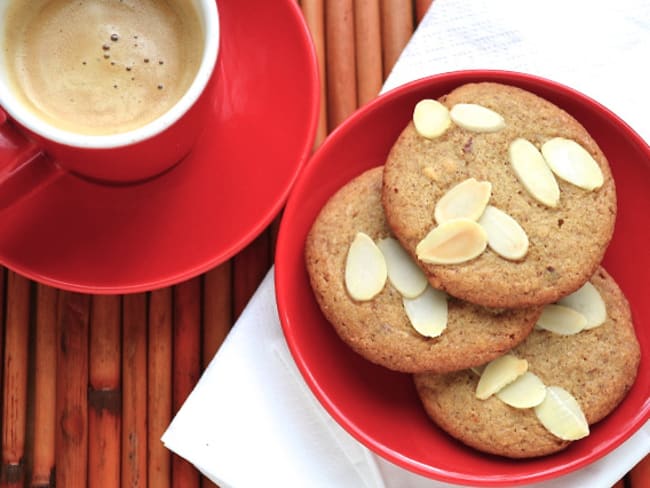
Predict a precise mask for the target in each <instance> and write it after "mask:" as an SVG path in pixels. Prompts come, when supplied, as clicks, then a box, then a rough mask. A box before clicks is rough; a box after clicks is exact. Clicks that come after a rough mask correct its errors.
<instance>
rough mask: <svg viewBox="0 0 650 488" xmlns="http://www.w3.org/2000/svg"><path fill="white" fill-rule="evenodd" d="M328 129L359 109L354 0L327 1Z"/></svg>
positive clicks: (333, 127) (331, 128)
mask: <svg viewBox="0 0 650 488" xmlns="http://www.w3.org/2000/svg"><path fill="white" fill-rule="evenodd" d="M325 31H326V34H325V41H326V43H327V56H326V58H327V106H328V109H327V110H328V130H329V131H330V132H331V131H332V130H334V129H335V128H336V127H337V126H338V125H339V124H340V123H341V122H343V121H344V120H345V119H346V118H347V117H348V116H349V115H350V114H352V112H354V111H355V110H356V108H357V89H356V87H357V81H356V65H355V43H354V5H353V0H329V1H328V2H326V3H325Z"/></svg>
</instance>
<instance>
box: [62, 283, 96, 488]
mask: <svg viewBox="0 0 650 488" xmlns="http://www.w3.org/2000/svg"><path fill="white" fill-rule="evenodd" d="M58 308H59V317H60V318H59V323H58V339H57V361H56V386H57V394H56V415H57V429H56V486H71V487H76V486H86V484H87V480H88V429H87V425H88V404H87V395H88V328H89V318H90V296H89V295H82V294H79V293H71V292H62V293H60V294H59V306H58Z"/></svg>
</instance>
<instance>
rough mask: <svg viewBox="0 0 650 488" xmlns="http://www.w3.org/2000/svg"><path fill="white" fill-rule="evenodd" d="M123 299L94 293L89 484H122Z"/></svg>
mask: <svg viewBox="0 0 650 488" xmlns="http://www.w3.org/2000/svg"><path fill="white" fill-rule="evenodd" d="M121 324H122V322H121V299H120V297H119V296H117V295H106V296H103V295H97V296H94V297H92V308H91V315H90V346H89V352H90V354H89V361H90V366H89V375H88V376H89V381H90V388H89V391H88V486H89V487H90V488H92V487H97V488H111V487H115V488H117V487H119V486H120V458H121V456H120V452H121V436H120V433H121V431H120V425H121V412H122V391H121V371H122V364H121V361H122V358H121V349H122V348H121V344H120V340H121V337H122V334H121Z"/></svg>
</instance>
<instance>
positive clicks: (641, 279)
mask: <svg viewBox="0 0 650 488" xmlns="http://www.w3.org/2000/svg"><path fill="white" fill-rule="evenodd" d="M474 81H494V82H500V83H506V84H511V85H515V86H519V87H521V88H523V89H526V90H529V91H531V92H533V93H536V94H538V95H540V96H541V97H543V98H545V99H547V100H549V101H551V102H553V103H555V104H556V105H558V106H560V107H562V108H563V109H564V110H566V111H567V112H569V113H570V114H572V115H573V116H574V117H575V118H576V119H578V120H579V121H580V122H581V123H582V124H583V125H584V126H585V127H586V129H587V130H588V131H589V132H590V133H591V135H592V136H593V137H594V138H595V139H596V141H597V142H598V144H599V145H600V147H601V149H602V150H603V151H604V153H605V155H606V156H607V158H608V159H609V162H610V164H611V167H612V172H613V175H614V178H615V180H616V184H617V188H618V205H619V209H618V219H617V223H616V229H615V232H614V238H613V240H612V243H611V245H610V247H609V248H608V251H607V253H606V257H605V261H604V266H605V267H606V269H607V270H608V271H609V272H610V273H611V274H612V275H613V276H614V278H615V279H616V280H617V282H618V283H619V285H620V286H621V288H622V289H623V291H624V292H625V294H626V295H627V297H628V299H629V301H630V304H631V307H632V314H633V317H634V322H635V327H636V331H637V336H638V338H639V341H640V343H641V350H642V358H641V365H640V367H639V374H638V377H637V380H636V382H635V384H634V386H633V387H632V389H631V390H630V392H629V393H628V395H627V397H626V398H625V400H624V401H623V402H622V403H621V405H620V406H619V407H618V408H617V409H616V410H615V411H614V412H613V413H612V414H611V415H609V416H608V417H607V418H606V419H604V420H602V421H601V422H599V423H598V424H596V425H594V426H593V429H592V432H591V434H590V436H589V437H587V438H585V439H583V440H580V441H578V442H575V443H573V444H572V445H571V446H570V447H569V448H568V449H566V450H565V451H562V452H560V453H558V454H554V455H552V456H547V457H543V458H538V459H531V460H518V461H513V460H509V459H506V458H501V457H497V456H491V455H486V454H482V453H480V452H478V451H475V450H473V449H471V448H468V447H466V446H464V445H463V444H461V443H460V442H458V441H456V440H455V439H453V438H451V437H449V436H448V435H447V434H445V433H444V432H443V431H441V430H440V429H438V428H437V427H436V426H435V425H434V424H433V423H432V422H431V421H430V420H429V419H428V417H427V416H426V414H425V412H424V410H423V408H422V407H421V404H420V402H419V400H418V397H417V395H416V392H415V388H414V386H413V383H412V379H411V376H410V375H407V374H401V373H396V372H392V371H389V370H387V369H384V368H381V367H379V366H376V365H374V364H371V363H370V362H368V361H366V360H364V359H363V358H361V357H360V356H358V355H357V354H355V353H354V352H352V350H351V349H349V348H348V347H347V346H346V345H345V344H344V343H343V342H342V341H341V340H340V339H339V338H338V336H337V335H336V333H335V332H334V329H333V328H332V327H331V326H330V324H329V323H328V322H327V321H326V320H325V318H324V317H323V315H322V313H321V311H320V309H319V308H318V305H317V303H316V301H315V299H314V296H313V294H312V291H311V288H310V286H309V280H308V276H307V272H306V269H305V262H304V257H303V248H304V243H305V238H306V236H307V232H308V231H309V228H310V227H311V224H312V222H313V221H314V219H315V217H316V215H317V214H318V212H319V211H320V209H321V207H322V206H323V205H324V204H325V202H326V201H327V199H328V198H329V197H330V196H331V195H332V194H333V193H334V192H335V191H336V190H338V189H339V188H340V187H341V186H343V185H344V184H345V183H347V182H348V181H349V180H350V179H352V178H353V177H354V176H356V175H358V174H360V173H362V172H363V171H364V170H366V169H368V168H371V167H373V166H378V165H382V164H383V163H384V161H385V158H386V156H387V154H388V151H389V149H390V147H391V145H392V144H393V142H394V141H395V139H396V138H397V136H398V134H399V133H400V132H401V130H402V129H403V128H404V127H405V125H406V124H407V122H408V121H409V119H410V117H411V114H412V110H413V107H414V105H415V104H416V103H417V101H418V100H420V99H422V98H437V97H439V96H441V95H443V94H445V93H447V92H449V91H451V90H452V89H454V88H455V87H457V86H459V85H461V84H464V83H467V82H474ZM649 212H650V148H649V147H648V145H647V144H646V143H645V142H644V141H643V139H641V137H640V136H639V135H638V134H636V133H635V132H634V131H633V130H632V129H631V128H630V127H629V126H628V125H627V124H625V122H623V121H622V120H621V119H620V118H618V117H617V116H616V115H615V114H613V113H612V112H611V111H609V110H608V109H606V108H605V107H603V106H602V105H600V104H599V103H597V102H595V101H594V100H592V99H590V98H588V97H586V96H584V95H582V94H581V93H578V92H576V91H575V90H572V89H570V88H568V87H566V86H563V85H560V84H558V83H555V82H553V81H549V80H545V79H541V78H538V77H534V76H530V75H526V74H521V73H513V72H504V71H488V70H485V71H484V70H476V71H460V72H452V73H445V74H441V75H436V76H432V77H429V78H425V79H422V80H418V81H416V82H413V83H410V84H408V85H405V86H402V87H400V88H397V89H395V90H393V91H391V92H389V93H387V94H385V95H383V96H381V97H379V98H377V99H376V100H374V101H373V102H371V103H370V104H368V105H366V106H365V107H363V108H362V109H360V110H358V111H357V112H355V113H354V114H353V115H352V116H351V117H350V118H349V119H348V120H347V121H346V122H345V123H343V124H342V125H341V126H340V127H339V128H338V129H337V130H336V131H334V132H333V133H332V134H331V135H330V137H329V138H328V139H327V140H326V141H325V142H324V143H323V145H322V146H321V147H320V149H319V150H318V151H317V153H316V154H315V155H314V156H313V157H312V159H311V160H310V162H309V163H308V165H307V166H306V168H305V169H304V171H303V172H302V174H301V175H300V177H299V179H298V181H297V182H296V185H295V186H294V189H293V191H292V193H291V195H290V198H289V200H288V202H287V206H286V209H285V212H284V216H283V219H282V223H281V226H280V232H279V235H278V243H277V254H276V261H275V263H276V271H275V285H276V294H277V302H278V309H279V313H280V320H281V323H282V328H283V331H284V334H285V337H286V339H287V342H288V344H289V348H290V350H291V352H292V354H293V357H294V359H295V361H296V363H297V365H298V368H299V369H300V371H301V373H302V375H303V376H304V378H305V381H306V382H307V384H308V385H309V387H310V388H311V390H312V392H313V393H314V395H315V396H316V397H317V398H318V400H319V401H320V402H321V404H322V405H323V406H324V407H325V409H326V410H327V411H328V412H329V413H330V414H331V415H332V417H333V418H334V419H335V420H336V421H337V422H338V423H339V424H340V425H341V426H343V427H344V428H345V429H346V430H347V431H348V432H349V433H350V434H352V435H353V436H354V437H355V438H356V439H357V440H359V441H360V442H361V443H363V444H364V445H365V446H367V447H368V448H370V449H371V450H372V451H374V452H376V453H377V454H379V455H380V456H383V457H384V458H386V459H388V460H389V461H391V462H393V463H395V464H397V465H399V466H402V467H404V468H406V469H408V470H411V471H414V472H416V473H418V474H421V475H424V476H428V477H430V478H434V479H438V480H442V481H447V482H452V483H466V484H472V485H481V486H496V485H500V486H503V485H518V484H523V483H531V482H536V481H542V480H548V479H551V478H554V477H557V476H560V475H562V474H566V473H569V472H571V471H574V470H576V469H579V468H581V467H584V466H586V465H587V464H589V463H591V462H593V461H595V460H597V459H599V458H600V457H602V456H604V455H605V454H607V453H608V452H610V451H611V450H613V449H614V448H616V447H617V446H619V445H620V444H621V443H622V442H624V441H625V440H626V439H627V438H628V437H630V436H631V435H632V434H633V433H634V432H635V431H636V430H637V429H638V428H639V427H640V426H641V425H643V423H644V422H645V421H646V420H648V418H650V332H649V331H650V300H648V298H647V297H648V296H650V273H649V272H648V270H649V269H650V251H649V249H650V229H649V228H648V226H647V225H643V222H644V221H645V222H647V214H648V213H649Z"/></svg>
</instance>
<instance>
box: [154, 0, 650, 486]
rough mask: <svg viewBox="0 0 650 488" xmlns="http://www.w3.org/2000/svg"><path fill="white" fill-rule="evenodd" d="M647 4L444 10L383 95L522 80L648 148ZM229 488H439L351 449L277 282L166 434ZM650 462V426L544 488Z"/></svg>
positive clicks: (631, 0)
mask: <svg viewBox="0 0 650 488" xmlns="http://www.w3.org/2000/svg"><path fill="white" fill-rule="evenodd" d="M649 54H650V3H646V0H618V1H617V2H613V1H612V0H609V1H607V2H605V1H573V2H567V1H565V0H543V1H538V2H527V1H524V0H465V1H454V0H435V2H434V3H433V6H432V8H431V9H430V10H429V12H428V13H427V15H426V16H425V18H424V19H423V21H422V22H421V23H420V26H419V28H418V30H417V31H416V33H415V34H414V36H413V38H412V39H411V41H410V42H409V44H408V46H407V47H406V49H405V50H404V52H403V53H402V56H401V57H400V59H399V60H398V62H397V64H396V66H395V68H394V69H393V71H392V73H391V74H390V76H389V77H388V80H387V81H386V84H385V86H384V90H387V89H390V88H393V87H395V86H398V85H400V84H402V83H405V82H407V81H411V80H414V79H417V78H420V77H423V76H427V75H430V74H433V73H439V72H444V71H451V70H456V69H467V68H494V69H509V70H516V71H525V72H529V73H532V74H536V75H540V76H545V77H547V78H551V79H554V80H556V81H559V82H561V83H564V84H567V85H569V86H572V87H573V88H576V89H578V90H580V91H582V92H583V93H585V94H587V95H589V96H591V97H593V98H595V99H596V100H598V101H600V102H601V103H603V104H604V105H605V106H607V107H608V108H610V109H611V110H613V111H614V112H616V113H617V114H619V116H621V117H622V118H623V119H624V120H626V121H627V122H628V123H629V124H630V125H631V126H632V127H633V128H635V129H636V130H637V132H639V134H641V136H643V137H644V138H645V140H646V141H650V117H648V114H650V96H649V95H648V94H647V90H648V87H650V69H648V68H647V59H648V57H649ZM162 440H163V442H164V443H165V445H166V446H167V447H168V448H169V449H171V450H172V451H174V452H176V453H177V454H179V455H180V456H182V457H184V458H186V459H187V460H188V461H190V462H191V463H193V464H194V465H195V466H196V467H197V468H198V469H199V470H200V471H201V472H203V473H204V474H205V475H206V476H207V477H208V478H210V479H212V480H213V481H215V482H216V483H219V484H220V485H222V486H232V487H235V488H248V487H259V486H267V487H274V486H282V487H294V486H295V487H303V486H304V487H307V486H308V487H340V488H347V487H350V488H358V487H368V488H382V487H385V488H425V487H426V488H438V487H444V486H456V485H448V484H445V483H440V482H437V481H433V480H429V479H427V478H423V477H420V476H418V475H415V474H413V473H411V472H408V471H406V470H403V469H401V468H399V467H397V466H395V465H393V464H391V463H390V462H388V461H385V460H383V459H382V458H380V457H378V456H376V455H375V454H373V453H372V452H370V451H369V450H368V449H366V448H365V447H364V446H362V445H361V444H359V443H358V442H357V441H356V440H354V439H353V438H352V437H351V436H350V435H349V434H348V433H347V432H345V431H344V430H343V429H342V428H341V427H340V426H339V425H338V424H336V423H335V422H334V421H333V420H332V419H331V418H330V417H329V415H328V414H327V412H326V411H325V410H324V409H323V408H322V407H321V406H320V404H318V402H317V401H316V399H315V398H314V397H313V395H312V394H311V392H310V391H309V389H308V388H307V386H306V384H305V383H304V381H303V379H302V377H301V376H300V374H299V372H298V370H297V368H296V366H295V364H294V362H293V359H292V358H291V355H290V353H289V350H288V348H287V345H286V343H285V341H284V337H283V335H282V331H281V328H280V324H279V319H278V314H277V308H276V305H275V295H274V286H273V272H272V271H271V272H270V273H269V274H268V275H267V276H266V278H265V279H264V281H263V282H262V284H261V285H260V287H259V289H258V290H257V292H256V294H255V295H254V297H253V298H252V299H251V301H250V303H249V304H248V306H247V307H246V309H245V310H244V312H243V314H242V315H241V317H240V318H239V320H238V321H237V323H236V324H235V326H234V327H233V330H232V331H231V333H230V334H229V336H228V337H227V339H226V341H225V342H224V344H223V345H222V347H221V349H220V350H219V352H218V353H217V355H216V356H215V358H214V359H213V360H212V362H211V363H210V365H209V367H208V368H207V369H206V371H205V372H204V374H203V376H202V377H201V379H200V381H199V383H198V384H197V386H196V388H195V389H194V391H193V392H192V393H191V395H190V396H189V397H188V399H187V401H186V402H185V404H184V405H183V407H182V408H181V410H180V411H179V412H178V414H177V415H176V417H175V418H174V420H173V422H172V423H171V425H170V426H169V428H168V430H167V431H166V432H165V434H164V436H163V438H162ZM649 452H650V422H649V423H646V425H645V426H643V427H642V428H641V429H640V430H639V431H638V432H637V433H636V434H635V435H633V436H632V437H631V438H630V439H629V440H627V441H626V442H625V443H624V444H623V445H621V446H620V447H619V448H617V449H616V450H614V451H613V452H611V453H610V454H608V455H607V456H605V457H604V458H602V459H600V460H599V461H597V462H595V463H592V464H591V465H589V466H587V467H586V468H584V469H581V470H579V471H576V472H573V473H571V474H568V475H565V476H562V477H559V478H556V479H554V480H551V481H547V482H542V483H538V484H535V485H531V486H535V487H537V488H556V487H558V488H559V487H573V486H589V487H609V486H611V485H612V484H613V483H614V482H616V481H617V480H618V479H620V478H621V477H622V476H623V475H624V474H625V473H626V472H627V471H628V470H629V469H630V467H632V466H633V465H634V464H636V463H637V462H638V461H639V460H640V459H641V458H643V457H644V456H645V455H646V454H648V453H649Z"/></svg>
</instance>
